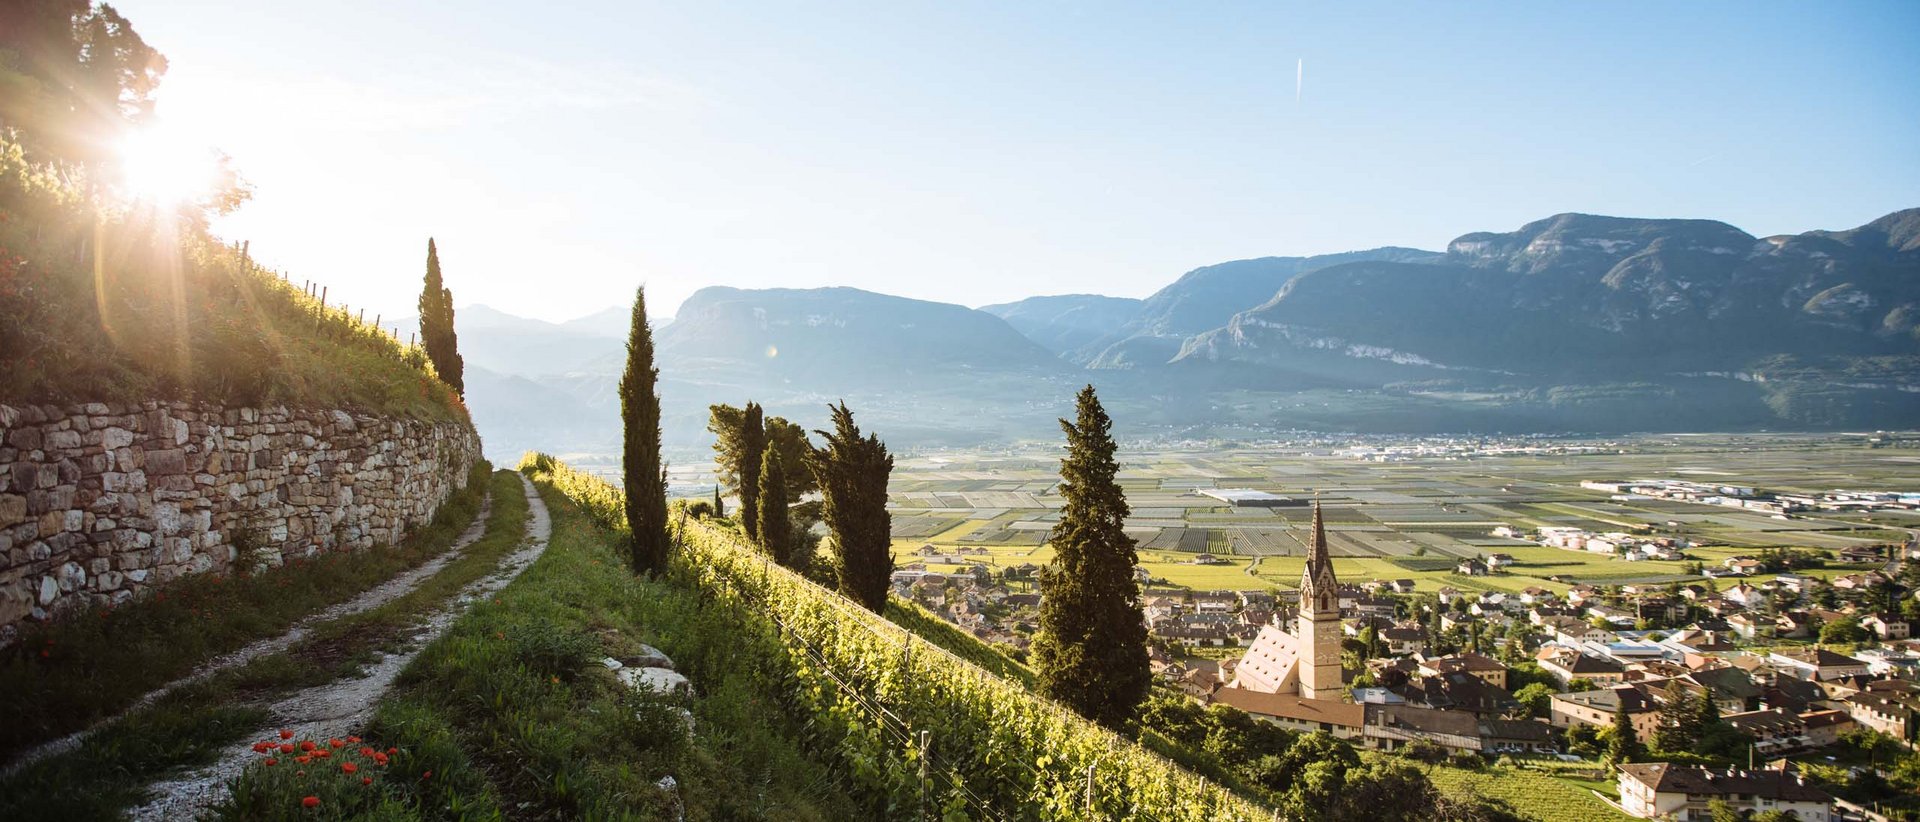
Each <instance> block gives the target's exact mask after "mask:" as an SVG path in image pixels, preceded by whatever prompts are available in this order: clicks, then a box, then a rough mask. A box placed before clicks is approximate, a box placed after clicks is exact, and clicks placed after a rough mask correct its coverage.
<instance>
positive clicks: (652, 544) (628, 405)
mask: <svg viewBox="0 0 1920 822" xmlns="http://www.w3.org/2000/svg"><path fill="white" fill-rule="evenodd" d="M659 381H660V369H658V368H655V367H654V365H653V329H652V328H650V327H648V326H647V290H646V288H645V287H644V286H642V287H641V288H640V289H639V290H638V291H636V292H635V293H634V297H633V321H632V325H631V327H630V328H629V329H628V331H627V370H626V373H624V374H622V375H620V421H621V423H622V425H623V427H624V428H625V430H626V448H625V451H624V452H623V454H622V457H621V467H622V468H623V469H624V471H625V472H626V473H625V480H626V482H625V489H624V490H625V491H626V498H627V499H626V501H627V526H628V528H629V530H631V531H632V540H633V542H632V546H631V551H632V554H631V556H632V561H633V571H634V573H636V574H650V573H654V572H656V571H660V570H662V569H664V568H665V567H666V564H667V549H668V547H669V545H670V543H669V542H668V541H667V466H666V464H665V463H664V462H662V461H661V459H660V394H659V391H658V388H657V386H658V383H659Z"/></svg>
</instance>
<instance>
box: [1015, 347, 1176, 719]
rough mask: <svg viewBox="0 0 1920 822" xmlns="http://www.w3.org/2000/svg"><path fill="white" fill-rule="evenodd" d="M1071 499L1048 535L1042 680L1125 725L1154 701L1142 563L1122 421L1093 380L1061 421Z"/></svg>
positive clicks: (1038, 657) (1077, 705)
mask: <svg viewBox="0 0 1920 822" xmlns="http://www.w3.org/2000/svg"><path fill="white" fill-rule="evenodd" d="M1060 428H1061V429H1062V430H1063V431H1065V432H1066V435H1067V455H1066V458H1065V459H1062V460H1061V461H1060V486H1059V489H1060V495H1061V497H1063V498H1065V500H1066V505H1065V506H1064V507H1063V508H1062V509H1061V511H1060V521H1059V522H1058V523H1056V524H1055V525H1054V526H1053V530H1052V531H1051V532H1050V533H1049V534H1048V535H1047V540H1048V542H1049V543H1051V544H1052V545H1053V549H1054V552H1055V555H1054V560H1053V562H1052V563H1050V564H1049V565H1048V566H1047V568H1046V569H1045V571H1044V572H1043V573H1042V576H1041V578H1040V591H1041V596H1042V600H1041V606H1040V630H1039V632H1038V634H1037V635H1036V637H1035V639H1034V643H1033V649H1034V660H1035V669H1036V671H1037V673H1038V674H1039V679H1040V687H1041V690H1042V691H1044V692H1045V693H1046V694H1047V695H1048V696H1051V697H1053V698H1054V699H1057V700H1060V701H1061V702H1064V703H1066V704H1067V705H1068V706H1071V707H1072V708H1073V709H1074V710H1076V711H1079V712H1080V713H1081V714H1082V715H1083V716H1086V717H1087V718H1089V719H1092V720H1094V721H1097V722H1100V723H1102V724H1104V725H1107V726H1109V727H1115V728H1117V727H1120V726H1121V725H1123V724H1124V723H1125V722H1126V721H1127V720H1128V719H1129V718H1130V717H1132V716H1133V713H1134V711H1135V709H1136V708H1138V707H1139V705H1140V703H1141V701H1142V700H1143V699H1145V698H1146V695H1147V689H1148V687H1149V686H1150V684H1151V681H1152V676H1151V673H1150V672H1149V670H1148V667H1147V625H1146V619H1145V617H1144V616H1143V615H1142V613H1141V610H1140V587H1139V584H1138V583H1137V582H1135V581H1134V576H1133V569H1134V566H1135V565H1137V564H1138V562H1139V556H1138V555H1137V554H1136V553H1135V551H1134V542H1133V538H1131V537H1129V536H1127V535H1126V532H1125V531H1123V530H1122V525H1123V523H1124V522H1125V520H1126V517H1127V514H1128V507H1127V499H1126V496H1125V495H1124V494H1123V493H1121V490H1120V485H1119V483H1117V482H1115V480H1114V476H1115V474H1117V473H1118V472H1119V463H1117V462H1116V461H1115V459H1114V452H1115V450H1116V446H1115V445H1114V442H1113V436H1112V429H1113V421H1112V420H1110V419H1108V417H1107V412H1106V410H1105V409H1103V408H1101V407H1100V399H1099V397H1097V396H1096V395H1095V394H1094V391H1093V386H1091V385H1089V386H1087V387H1086V388H1085V389H1084V390H1082V391H1081V392H1080V396H1079V399H1078V404H1077V409H1076V419H1075V421H1073V422H1068V421H1066V420H1061V421H1060Z"/></svg>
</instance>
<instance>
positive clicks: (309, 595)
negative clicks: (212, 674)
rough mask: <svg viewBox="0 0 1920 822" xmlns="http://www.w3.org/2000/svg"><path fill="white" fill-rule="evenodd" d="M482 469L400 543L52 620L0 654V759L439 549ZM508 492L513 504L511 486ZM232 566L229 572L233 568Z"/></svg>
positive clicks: (458, 523)
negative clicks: (70, 617)
mask: <svg viewBox="0 0 1920 822" xmlns="http://www.w3.org/2000/svg"><path fill="white" fill-rule="evenodd" d="M490 470H491V466H489V465H488V464H487V463H485V462H484V461H483V462H481V463H479V464H477V465H475V466H474V468H473V473H472V475H471V476H470V477H469V479H468V482H467V487H466V488H465V489H462V490H460V491H457V492H455V493H454V494H453V495H452V496H450V497H448V499H447V501H446V502H445V503H444V504H442V505H441V506H440V510H439V511H437V512H435V513H434V518H433V520H432V522H430V523H429V524H428V525H427V526H426V527H425V528H422V529H420V530H418V531H416V532H414V533H413V534H412V535H410V536H408V537H407V538H406V539H405V540H403V541H401V543H400V544H399V545H396V546H392V547H390V548H383V549H377V550H373V551H367V552H361V553H353V554H327V555H324V556H321V557H318V558H315V559H310V560H309V559H296V560H292V561H290V562H288V563H287V564H285V565H282V566H280V567H278V568H274V569H271V570H267V571H264V572H261V573H256V574H243V575H240V576H226V575H221V574H202V575H198V576H191V577H185V578H182V579H180V580H177V581H176V582H174V583H173V584H170V585H168V586H166V587H165V588H163V589H162V590H160V591H158V592H156V593H155V594H154V595H153V596H150V597H145V598H142V599H139V600H136V601H134V602H131V603H128V604H126V605H123V606H121V607H119V608H115V609H112V610H107V611H96V612H92V613H89V614H86V615H84V616H80V617H76V618H73V619H68V620H63V621H60V622H56V623H53V624H51V625H49V626H47V627H45V628H43V629H41V630H39V631H37V632H34V633H31V634H29V635H27V636H25V637H22V639H21V641H20V642H18V643H16V644H15V645H14V646H13V647H11V648H9V649H7V650H6V651H5V652H4V655H0V693H4V694H6V695H7V697H6V699H5V700H4V701H0V761H6V760H9V759H12V758H13V757H14V756H15V755H17V754H19V753H20V752H21V751H22V750H24V749H26V748H28V747H31V746H33V745H36V744H39V743H41V742H45V741H47V740H49V739H54V738H57V737H60V736H63V735H65V734H68V733H72V732H74V731H77V730H80V729H81V728H85V727H87V726H88V725H91V724H93V723H95V722H97V721H99V720H100V719H102V718H104V717H107V716H111V715H112V714H114V713H116V712H118V711H121V710H123V709H125V708H126V707H127V706H128V705H130V704H132V703H133V701H134V700H136V699H138V698H140V697H141V696H142V695H144V694H146V693H147V692H149V691H152V690H153V689H155V688H158V687H160V686H161V685H164V684H166V683H168V682H171V681H173V680H175V679H178V678H180V677H182V676H185V675H187V674H188V673H191V672H192V671H193V669H194V668H196V667H198V666H199V665H201V664H202V663H204V662H206V661H207V660H210V659H212V658H214V657H216V656H218V655H220V654H223V653H227V652H229V651H233V650H235V649H238V648H240V647H242V646H244V645H246V644H247V643H250V642H253V641H256V640H259V639H263V638H266V637H270V636H275V635H277V634H280V633H282V632H284V631H286V630H287V628H288V627H290V626H292V625H293V623H295V622H297V621H299V620H300V619H301V618H302V617H305V616H307V615H308V614H311V613H313V612H314V611H317V610H320V609H321V608H324V607H326V606H329V605H332V604H334V603H337V602H341V601H344V600H347V599H349V598H351V597H353V596H355V595H357V594H359V593H360V592H362V591H364V590H366V589H368V588H371V587H373V586H374V585H377V584H379V583H381V582H383V581H385V580H387V579H390V578H392V577H393V576H394V575H395V574H398V573H400V572H402V571H405V570H407V569H409V568H413V567H415V566H418V565H420V564H421V563H423V562H426V561H427V560H429V559H431V558H433V557H435V556H438V555H439V554H441V553H443V552H445V551H446V550H447V549H448V548H449V547H451V546H452V545H453V541H454V539H455V538H456V537H458V536H459V534H460V532H461V531H463V530H465V529H466V527H467V525H468V524H470V523H472V522H473V518H474V517H475V516H476V515H477V514H478V513H479V510H480V505H481V500H482V497H483V496H484V495H485V493H486V488H487V475H488V472H489V471H490ZM514 496H519V492H518V490H517V489H516V490H515V492H514ZM236 567H238V566H236Z"/></svg>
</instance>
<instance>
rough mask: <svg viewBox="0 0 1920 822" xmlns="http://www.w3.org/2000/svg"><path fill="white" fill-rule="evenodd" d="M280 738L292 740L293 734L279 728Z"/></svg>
mask: <svg viewBox="0 0 1920 822" xmlns="http://www.w3.org/2000/svg"><path fill="white" fill-rule="evenodd" d="M280 738H281V739H292V738H293V732H292V731H289V730H287V729H286V728H281V729H280Z"/></svg>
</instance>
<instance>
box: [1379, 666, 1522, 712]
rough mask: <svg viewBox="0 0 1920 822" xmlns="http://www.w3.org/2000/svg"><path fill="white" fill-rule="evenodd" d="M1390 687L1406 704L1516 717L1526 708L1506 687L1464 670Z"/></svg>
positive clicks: (1416, 679)
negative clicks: (1498, 685) (1492, 683)
mask: <svg viewBox="0 0 1920 822" xmlns="http://www.w3.org/2000/svg"><path fill="white" fill-rule="evenodd" d="M1390 690H1392V691H1393V693H1394V694H1396V695H1398V696H1399V697H1400V698H1401V699H1403V700H1405V701H1406V702H1407V703H1408V704H1412V705H1420V706H1424V707H1428V708H1438V709H1441V710H1448V711H1462V712H1465V713H1468V714H1472V715H1474V716H1480V717H1506V716H1517V715H1521V714H1523V712H1524V710H1525V709H1524V707H1523V706H1522V705H1521V704H1520V702H1519V701H1518V700H1516V699H1514V698H1513V695H1512V694H1509V693H1507V691H1506V689H1505V688H1500V687H1497V686H1494V685H1491V684H1489V683H1488V682H1487V681H1486V680H1484V679H1481V678H1479V677H1476V676H1474V675H1472V674H1469V673H1466V672H1465V671H1454V672H1452V673H1447V674H1441V675H1439V676H1423V677H1419V678H1415V679H1409V680H1407V681H1406V682H1405V683H1402V684H1400V685H1398V686H1392V687H1391V688H1390Z"/></svg>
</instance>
